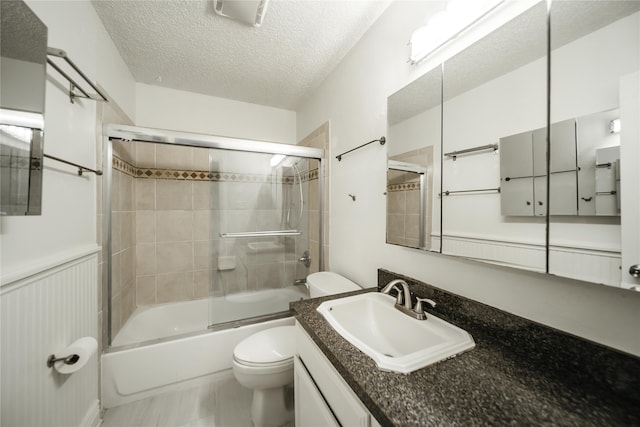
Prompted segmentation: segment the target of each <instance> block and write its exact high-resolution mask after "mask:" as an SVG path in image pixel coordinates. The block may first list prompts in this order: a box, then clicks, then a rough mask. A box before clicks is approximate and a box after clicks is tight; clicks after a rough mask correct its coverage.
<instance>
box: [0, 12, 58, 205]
mask: <svg viewBox="0 0 640 427" xmlns="http://www.w3.org/2000/svg"><path fill="white" fill-rule="evenodd" d="M0 7H1V10H0V12H1V13H0V17H1V20H2V22H1V24H2V25H1V27H0V28H1V35H0V40H1V41H2V42H1V43H0V48H1V49H0V53H1V57H0V92H1V93H2V96H1V97H0V187H1V188H0V215H40V213H41V204H42V165H43V161H42V157H43V151H42V149H43V141H44V105H45V103H44V99H45V83H46V64H47V27H46V26H45V25H44V24H43V23H42V22H41V21H40V20H39V19H38V17H37V16H36V15H35V14H34V13H33V12H32V11H31V9H29V7H27V5H26V4H25V3H24V2H22V1H2V2H0Z"/></svg>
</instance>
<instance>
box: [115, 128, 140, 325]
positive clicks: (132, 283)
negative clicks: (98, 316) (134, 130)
mask: <svg viewBox="0 0 640 427" xmlns="http://www.w3.org/2000/svg"><path fill="white" fill-rule="evenodd" d="M113 152H114V156H117V157H119V158H122V159H126V160H132V158H133V147H132V143H131V142H121V141H114V143H113ZM135 224H136V211H135V206H134V178H133V175H132V174H131V173H130V171H123V170H117V169H115V168H114V169H113V172H112V179H111V335H112V336H115V334H117V333H118V331H119V330H120V328H121V327H122V325H123V324H124V323H125V322H126V321H127V319H128V318H129V316H131V313H133V311H134V310H135V309H136V241H135V233H134V230H135Z"/></svg>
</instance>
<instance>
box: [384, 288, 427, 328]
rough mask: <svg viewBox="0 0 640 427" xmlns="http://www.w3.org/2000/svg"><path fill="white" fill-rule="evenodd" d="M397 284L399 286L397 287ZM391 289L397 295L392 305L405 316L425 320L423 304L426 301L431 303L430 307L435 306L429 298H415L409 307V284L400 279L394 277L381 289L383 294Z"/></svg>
mask: <svg viewBox="0 0 640 427" xmlns="http://www.w3.org/2000/svg"><path fill="white" fill-rule="evenodd" d="M398 285H399V287H398ZM392 289H395V290H396V292H397V293H398V295H397V296H396V303H395V305H394V307H395V308H396V309H398V310H400V311H401V312H403V313H404V314H406V315H407V316H411V317H413V318H414V319H418V320H426V318H427V315H426V313H425V312H424V308H423V304H422V303H425V302H426V303H427V304H429V305H431V307H435V306H436V303H435V301H433V300H430V299H429V298H416V299H417V301H416V305H415V307H414V308H412V307H411V291H409V285H408V284H407V282H405V281H404V280H402V279H395V280H392V281H390V282H389V283H387V285H386V286H385V287H384V288H383V289H382V291H380V292H382V293H383V294H389V293H390V292H391V290H392Z"/></svg>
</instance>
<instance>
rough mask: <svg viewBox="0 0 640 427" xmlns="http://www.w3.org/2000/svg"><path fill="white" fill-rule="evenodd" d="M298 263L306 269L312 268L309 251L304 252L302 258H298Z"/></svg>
mask: <svg viewBox="0 0 640 427" xmlns="http://www.w3.org/2000/svg"><path fill="white" fill-rule="evenodd" d="M298 262H301V263H302V264H304V266H305V267H307V268H309V267H310V266H311V255H310V254H309V251H304V252H303V253H302V256H301V257H300V258H298Z"/></svg>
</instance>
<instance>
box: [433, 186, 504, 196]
mask: <svg viewBox="0 0 640 427" xmlns="http://www.w3.org/2000/svg"><path fill="white" fill-rule="evenodd" d="M490 191H495V192H496V193H499V192H500V187H498V188H478V189H476V190H454V191H449V190H447V191H445V192H444V193H440V194H438V196H441V195H443V194H444V195H445V196H450V195H451V194H459V193H487V192H490Z"/></svg>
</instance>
